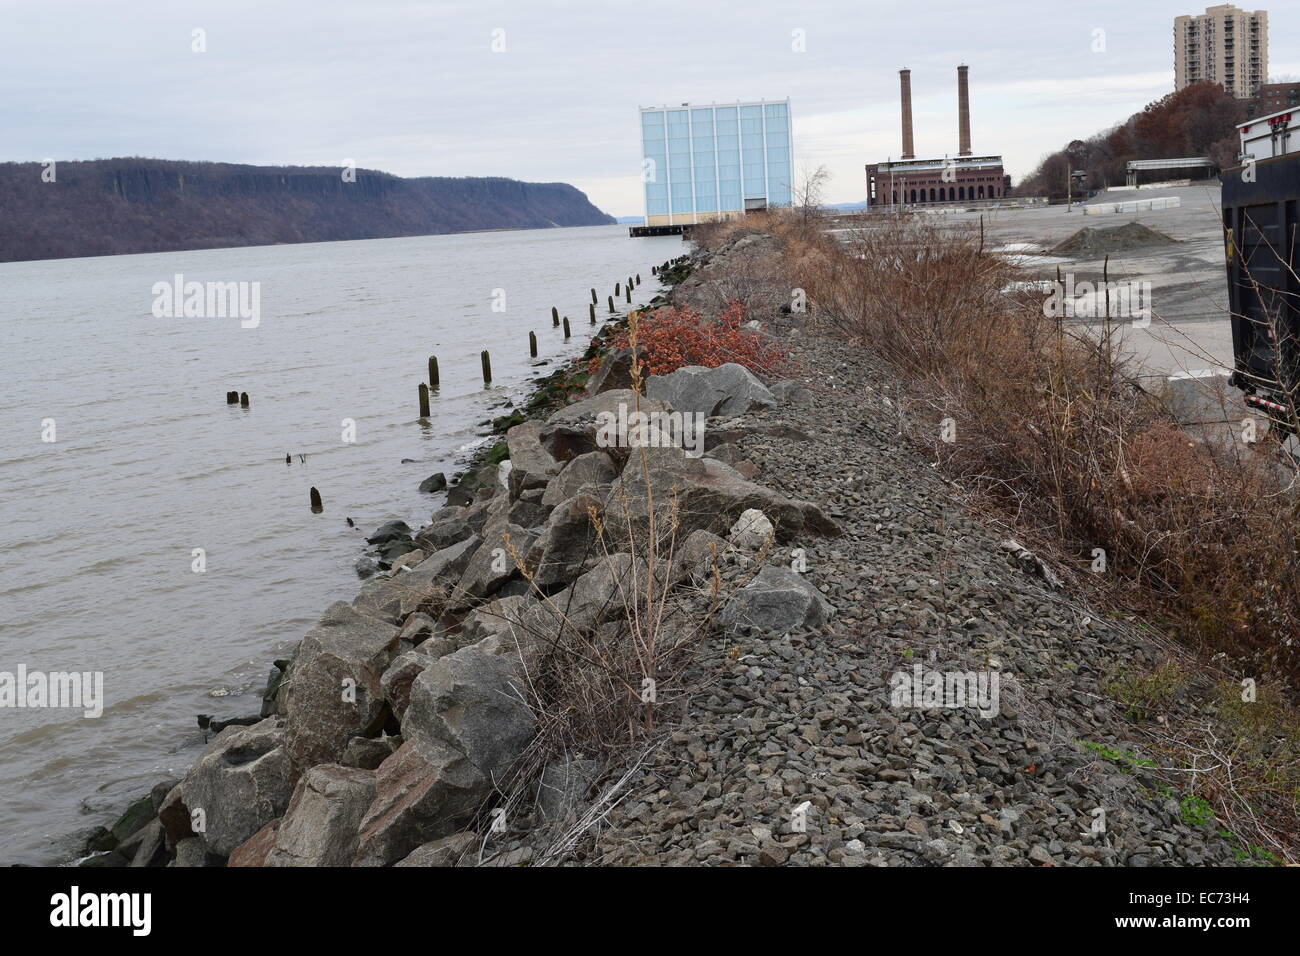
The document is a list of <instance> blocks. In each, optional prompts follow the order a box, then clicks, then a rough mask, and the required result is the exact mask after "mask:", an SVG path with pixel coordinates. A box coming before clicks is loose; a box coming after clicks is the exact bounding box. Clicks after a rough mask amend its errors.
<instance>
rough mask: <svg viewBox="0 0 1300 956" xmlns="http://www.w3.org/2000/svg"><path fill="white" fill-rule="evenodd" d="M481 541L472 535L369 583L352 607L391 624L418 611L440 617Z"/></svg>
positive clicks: (355, 599) (403, 619)
mask: <svg viewBox="0 0 1300 956" xmlns="http://www.w3.org/2000/svg"><path fill="white" fill-rule="evenodd" d="M480 541H481V539H480V538H479V537H478V536H477V535H471V536H470V537H468V538H466V539H465V540H463V541H458V542H456V543H455V544H452V545H449V546H448V547H446V548H443V549H442V550H441V551H438V552H436V553H434V554H431V555H429V556H428V557H427V558H425V559H424V560H423V561H421V562H420V563H419V564H417V565H416V566H415V567H413V568H411V569H410V570H409V571H404V572H402V573H401V574H398V575H397V576H396V577H392V578H381V579H378V580H375V581H371V582H369V583H367V584H366V585H365V586H364V587H363V588H362V589H361V592H360V593H359V594H358V595H357V596H356V598H354V599H353V601H352V604H353V606H355V607H356V608H357V609H358V610H359V611H362V612H363V613H365V614H368V615H370V616H372V617H375V618H378V619H379V620H381V621H386V622H388V623H389V624H400V623H402V622H403V621H405V620H406V618H407V616H408V615H410V614H412V613H414V612H415V611H419V610H424V611H426V613H429V614H430V616H432V617H437V616H438V615H439V614H441V613H442V609H443V607H444V606H445V605H446V603H447V600H448V599H449V598H450V597H451V594H452V588H453V586H454V585H455V583H456V581H457V579H458V578H459V577H460V576H461V574H462V573H463V572H464V570H465V567H466V566H467V565H468V564H469V562H470V559H471V558H472V557H473V556H474V553H475V550H476V549H477V548H478V545H479V543H480Z"/></svg>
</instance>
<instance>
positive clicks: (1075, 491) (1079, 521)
mask: <svg viewBox="0 0 1300 956" xmlns="http://www.w3.org/2000/svg"><path fill="white" fill-rule="evenodd" d="M787 249H788V250H789V256H788V262H789V264H790V268H791V270H792V271H793V272H794V275H793V277H792V279H791V281H792V282H798V283H800V284H802V285H803V286H804V287H805V288H806V289H807V291H808V294H809V299H810V301H811V302H812V303H813V304H814V305H815V307H816V316H817V318H818V320H819V321H820V322H822V323H823V324H824V325H826V326H829V327H830V328H833V329H834V330H836V331H838V332H839V333H840V334H842V335H844V336H845V337H847V338H849V339H850V340H852V341H854V342H856V343H857V344H859V345H861V346H863V347H865V348H870V349H871V350H872V351H873V352H875V353H877V354H879V355H881V356H882V357H884V358H885V359H886V360H887V361H888V362H889V364H890V365H891V366H892V367H893V369H894V370H895V371H896V372H897V373H898V374H899V376H900V377H901V378H902V379H903V380H904V381H905V382H906V383H907V388H908V393H909V395H910V396H911V397H910V398H909V400H908V412H909V415H908V421H909V428H910V433H911V437H912V438H913V439H914V440H916V441H918V442H919V443H922V444H924V445H925V446H927V447H928V448H929V449H930V450H932V451H933V453H934V454H935V455H936V456H937V458H938V459H939V460H940V461H941V462H942V464H943V465H944V467H945V468H946V469H947V470H949V471H950V472H951V473H954V474H956V475H959V476H960V477H961V478H962V479H963V480H964V481H965V483H967V485H968V486H970V487H973V488H974V489H976V490H978V491H979V492H981V493H982V494H984V495H987V496H989V497H991V498H993V499H995V500H997V501H998V502H999V503H1000V504H1001V505H1003V506H1004V507H1006V508H1007V509H1009V510H1010V512H1011V513H1012V514H1013V515H1014V516H1015V518H1016V520H1017V521H1018V522H1019V523H1020V524H1021V525H1022V526H1023V527H1025V528H1027V529H1028V530H1029V531H1030V532H1033V533H1037V534H1040V535H1046V536H1049V537H1051V538H1054V539H1056V540H1059V541H1062V542H1066V543H1067V547H1068V548H1069V549H1071V550H1073V551H1074V552H1075V553H1076V554H1078V555H1080V563H1079V567H1080V569H1086V568H1088V567H1089V565H1090V562H1091V560H1092V555H1093V549H1095V548H1101V549H1104V551H1105V560H1106V566H1107V570H1108V572H1109V573H1111V574H1113V575H1116V576H1117V577H1120V578H1126V579H1128V580H1131V581H1137V582H1140V583H1141V584H1142V585H1143V586H1144V588H1145V589H1146V590H1147V593H1148V594H1149V596H1150V597H1151V599H1152V601H1153V604H1154V605H1156V606H1158V607H1159V608H1160V610H1161V611H1162V612H1165V613H1168V614H1172V615H1173V616H1174V618H1175V620H1176V621H1177V622H1178V624H1177V628H1176V629H1177V630H1178V631H1179V632H1180V633H1181V635H1182V636H1183V637H1185V638H1187V639H1190V640H1191V641H1192V642H1193V643H1195V644H1196V645H1198V647H1201V648H1203V649H1207V650H1210V651H1223V652H1226V653H1228V654H1229V655H1231V656H1232V657H1233V658H1234V659H1236V660H1238V661H1239V662H1241V665H1242V666H1243V667H1245V668H1247V669H1248V670H1249V671H1250V673H1253V674H1255V675H1257V676H1260V677H1267V678H1269V679H1276V678H1285V679H1287V680H1288V681H1292V682H1294V681H1295V679H1296V678H1297V677H1300V646H1296V644H1295V638H1296V637H1297V635H1300V560H1297V558H1298V557H1300V539H1298V537H1297V534H1298V532H1300V498H1298V497H1297V495H1296V494H1295V489H1294V478H1295V475H1294V473H1293V474H1292V475H1291V476H1290V478H1291V479H1292V483H1283V484H1279V481H1278V477H1279V469H1278V461H1277V459H1276V458H1275V457H1274V456H1272V455H1270V454H1268V453H1266V452H1264V451H1262V450H1260V449H1257V448H1253V447H1251V446H1247V445H1243V444H1241V443H1235V444H1232V445H1216V444H1214V443H1207V442H1201V441H1197V440H1195V439H1194V438H1193V437H1192V436H1190V435H1189V434H1187V433H1186V432H1185V431H1183V430H1182V429H1181V428H1180V427H1179V426H1178V425H1177V423H1176V422H1175V421H1174V420H1173V418H1172V417H1171V416H1170V415H1169V413H1168V412H1167V411H1166V409H1165V408H1164V407H1163V406H1162V404H1161V403H1160V402H1159V401H1158V400H1157V399H1156V398H1155V397H1153V396H1151V395H1149V394H1147V393H1146V392H1145V391H1144V390H1143V389H1142V387H1141V386H1140V385H1139V384H1138V381H1137V379H1136V377H1135V375H1134V374H1133V373H1132V370H1131V369H1130V368H1129V367H1128V365H1127V363H1126V362H1125V360H1124V358H1123V357H1122V355H1121V353H1120V349H1119V344H1118V340H1117V337H1116V331H1117V328H1116V326H1114V325H1112V326H1109V327H1108V326H1103V327H1102V328H1101V329H1100V330H1099V331H1098V330H1094V331H1092V332H1089V331H1085V330H1082V329H1080V328H1075V327H1071V326H1070V325H1068V324H1066V323H1064V322H1062V320H1060V319H1056V318H1050V317H1047V316H1044V314H1043V309H1042V302H1043V296H1042V294H1041V293H1017V292H1014V291H1004V290H1008V289H1009V286H1010V284H1011V283H1012V282H1014V281H1015V279H1016V270H1015V269H1014V267H1013V266H1011V265H1009V264H1008V263H1006V262H1005V261H1003V260H1002V259H1000V258H998V257H996V256H992V255H989V254H986V253H985V252H984V251H983V250H982V249H981V247H980V242H979V239H978V237H977V236H976V235H975V234H974V233H973V232H969V231H961V230H955V229H952V228H950V227H941V226H935V225H928V224H915V223H905V222H894V221H884V222H882V223H880V224H879V225H877V226H875V227H874V228H871V229H869V230H863V231H861V232H859V233H858V234H856V235H855V236H853V239H852V241H851V242H849V243H847V244H845V245H844V247H843V248H837V247H836V245H835V244H833V243H828V242H824V241H814V242H808V241H807V240H806V238H805V237H797V238H796V239H795V240H794V241H792V242H788V243H787ZM945 419H949V420H951V421H950V424H949V427H950V431H949V432H948V434H949V436H950V437H951V434H952V433H951V429H955V439H956V440H955V441H952V442H948V441H944V440H943V435H944V430H943V429H942V428H941V423H942V422H943V421H944V420H945Z"/></svg>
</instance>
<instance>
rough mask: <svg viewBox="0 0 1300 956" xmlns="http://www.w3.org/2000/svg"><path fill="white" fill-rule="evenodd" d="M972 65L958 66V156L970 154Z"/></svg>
mask: <svg viewBox="0 0 1300 956" xmlns="http://www.w3.org/2000/svg"><path fill="white" fill-rule="evenodd" d="M969 72H970V67H968V66H966V65H965V64H962V65H961V66H959V67H957V137H958V140H959V144H960V145H959V148H958V150H957V155H958V156H969V155H970V79H969V77H968V75H967V74H968V73H969Z"/></svg>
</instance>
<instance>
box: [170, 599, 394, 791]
mask: <svg viewBox="0 0 1300 956" xmlns="http://www.w3.org/2000/svg"><path fill="white" fill-rule="evenodd" d="M397 635H398V630H397V628H396V627H393V626H392V625H390V624H385V623H384V622H383V621H381V620H379V619H378V618H374V617H370V616H369V615H366V614H362V613H361V612H360V611H358V610H357V609H356V608H354V607H352V606H351V605H349V604H344V603H343V602H341V601H339V602H336V603H334V604H331V605H330V606H329V607H328V608H326V610H325V613H324V614H323V615H322V616H321V619H320V623H319V624H317V625H316V627H314V628H312V629H311V630H310V631H308V632H307V636H306V637H304V638H303V639H302V643H301V644H300V645H299V647H298V653H297V654H296V655H295V656H294V659H293V664H292V665H290V669H289V677H288V679H287V680H286V681H285V682H284V684H283V688H282V690H281V694H282V701H281V702H282V709H283V712H284V713H285V715H286V716H287V717H288V731H287V733H286V736H285V749H286V751H287V752H288V754H289V757H290V759H291V760H292V761H293V767H294V773H295V775H296V774H299V773H301V772H302V771H304V770H306V769H307V768H308V767H311V766H313V765H314V764H318V763H335V762H337V761H338V758H339V757H340V756H341V755H342V753H343V748H344V747H346V746H347V743H348V741H349V740H350V739H351V738H353V737H370V736H374V735H375V734H377V733H378V732H379V730H380V729H381V728H382V727H383V724H384V720H385V718H386V717H387V714H388V708H387V706H386V704H385V698H384V690H383V685H382V683H381V679H382V677H383V674H384V671H385V670H387V668H388V664H389V662H390V661H391V659H392V656H393V652H394V650H395V649H396V647H397ZM186 803H187V804H188V800H187V801H186Z"/></svg>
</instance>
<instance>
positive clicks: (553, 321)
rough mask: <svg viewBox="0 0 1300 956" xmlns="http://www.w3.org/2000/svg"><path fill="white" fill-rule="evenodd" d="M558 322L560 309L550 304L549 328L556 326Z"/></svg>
mask: <svg viewBox="0 0 1300 956" xmlns="http://www.w3.org/2000/svg"><path fill="white" fill-rule="evenodd" d="M559 324H560V310H559V309H557V308H556V307H555V306H551V328H556V327H558V326H559Z"/></svg>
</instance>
